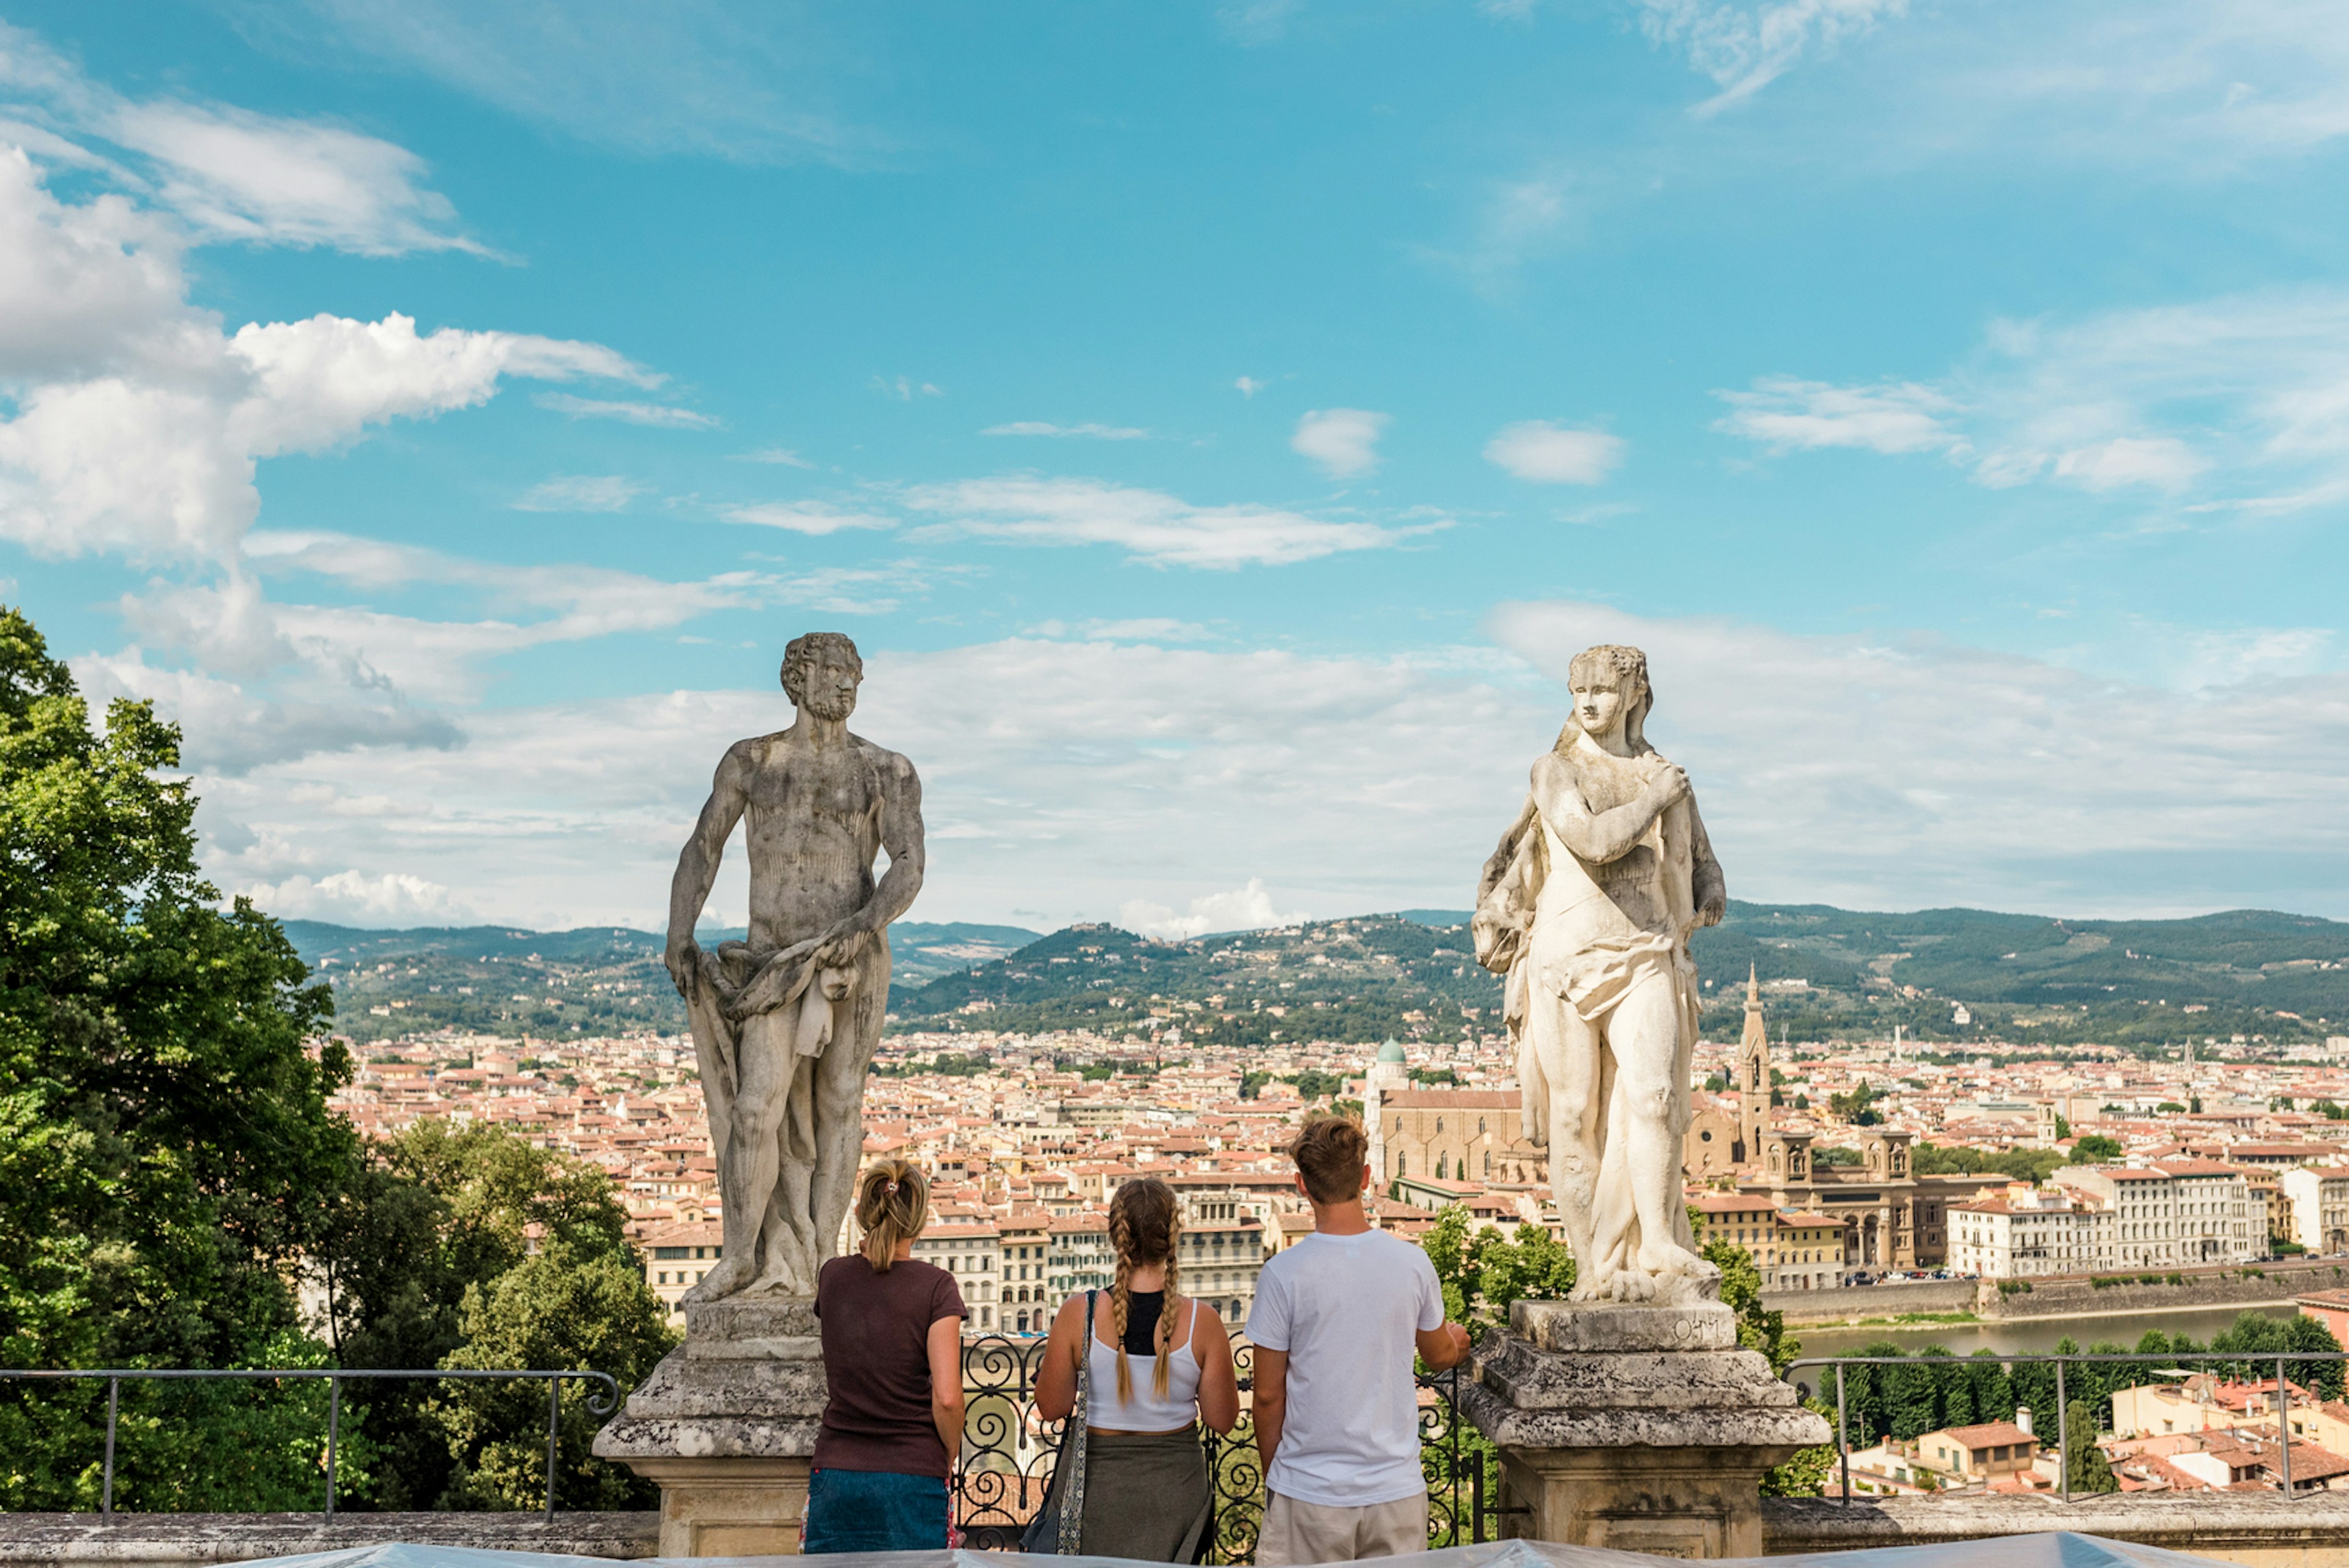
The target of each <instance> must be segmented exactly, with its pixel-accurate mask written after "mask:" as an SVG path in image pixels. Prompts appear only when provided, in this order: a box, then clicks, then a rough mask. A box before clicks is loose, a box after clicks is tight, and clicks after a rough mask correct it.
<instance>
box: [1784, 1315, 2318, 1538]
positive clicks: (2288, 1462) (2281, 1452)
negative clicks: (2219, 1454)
mask: <svg viewBox="0 0 2349 1568" xmlns="http://www.w3.org/2000/svg"><path fill="white" fill-rule="evenodd" d="M1977 1359H1979V1360H1981V1361H1985V1362H1992V1363H1995V1364H1996V1365H1998V1366H2000V1367H2008V1366H2016V1365H2037V1366H2044V1365H2046V1364H2048V1363H2050V1362H2052V1363H2054V1367H2055V1469H2056V1483H2057V1485H2058V1486H2059V1487H2060V1488H2061V1490H2062V1495H2063V1499H2064V1501H2065V1502H2069V1501H2072V1424H2071V1421H2070V1419H2069V1416H2070V1408H2069V1401H2068V1400H2067V1399H2066V1398H2065V1397H2064V1368H2065V1367H2069V1366H2073V1365H2075V1364H2077V1363H2081V1362H2116V1361H2159V1362H2164V1363H2170V1364H2175V1365H2179V1366H2183V1365H2184V1364H2186V1363H2189V1362H2202V1363H2216V1364H2218V1365H2220V1366H2224V1367H2243V1368H2245V1369H2247V1370H2248V1369H2249V1368H2250V1367H2251V1366H2252V1365H2254V1364H2258V1365H2260V1366H2265V1365H2266V1364H2267V1363H2268V1362H2270V1361H2273V1362H2274V1363H2275V1369H2276V1372H2275V1377H2276V1449H2277V1453H2278V1456H2279V1458H2280V1459H2281V1460H2282V1463H2281V1466H2280V1468H2279V1472H2278V1473H2279V1479H2280V1480H2282V1483H2283V1486H2282V1492H2283V1496H2284V1498H2285V1500H2286V1501H2290V1500H2291V1498H2292V1397H2291V1394H2290V1392H2289V1391H2288V1389H2287V1387H2286V1385H2285V1379H2284V1375H2283V1369H2284V1364H2285V1363H2286V1362H2294V1361H2338V1362H2349V1350H2275V1351H2269V1350H2256V1351H2245V1350H2232V1351H2229V1350H2196V1351H2188V1352H2185V1353H2182V1354H2181V1353H2179V1352H2177V1351H2168V1350H2164V1351H2143V1350H2139V1351H2117V1352H2116V1351H2102V1352H2097V1351H2085V1350H2084V1351H2080V1352H2077V1353H2076V1354H2071V1355H2057V1354H2055V1353H2054V1352H2052V1351H2051V1352H2049V1353H2047V1354H2045V1355H2031V1354H2024V1353H2021V1352H2018V1353H2016V1354H2014V1355H2011V1356H2009V1355H2000V1354H1998V1353H1997V1352H1995V1351H1993V1352H1992V1354H1990V1355H1988V1356H1982V1357H1972V1356H1954V1355H1952V1356H1921V1355H1911V1356H1806V1357H1802V1358H1801V1359H1799V1360H1795V1361H1790V1362H1788V1363H1787V1364H1786V1369H1785V1372H1784V1373H1782V1374H1781V1375H1780V1376H1782V1377H1784V1378H1785V1380H1786V1381H1788V1382H1790V1383H1791V1382H1793V1381H1794V1377H1795V1373H1796V1372H1797V1371H1799V1370H1801V1369H1802V1368H1803V1367H1834V1368H1835V1375H1836V1458H1837V1462H1838V1464H1839V1466H1840V1467H1841V1471H1842V1480H1843V1495H1842V1499H1841V1501H1842V1502H1843V1505H1844V1506H1845V1507H1847V1508H1848V1507H1850V1506H1851V1495H1852V1494H1851V1443H1850V1439H1849V1428H1848V1425H1847V1416H1846V1400H1845V1387H1844V1376H1843V1370H1844V1368H1845V1367H1916V1366H1919V1365H1920V1364H1922V1365H1926V1366H1932V1367H1942V1366H1957V1367H1963V1366H1965V1365H1967V1364H1968V1363H1969V1362H1972V1361H1975V1360H1977ZM1796 1387H1801V1386H1800V1385H1799V1384H1797V1385H1796ZM2036 1435H2037V1434H2035V1433H2034V1434H2033V1436H2034V1437H2035V1436H2036Z"/></svg>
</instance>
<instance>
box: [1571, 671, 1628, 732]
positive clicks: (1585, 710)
mask: <svg viewBox="0 0 2349 1568" xmlns="http://www.w3.org/2000/svg"><path fill="white" fill-rule="evenodd" d="M1568 689H1570V690H1571V691H1572V692H1573V693H1574V718H1575V722H1576V723H1578V724H1579V725H1581V726H1582V731H1583V733H1584V734H1586V735H1588V736H1590V737H1592V738H1594V739H1595V738H1599V737H1603V736H1609V735H1613V734H1615V733H1616V732H1617V731H1619V730H1620V729H1621V728H1622V727H1623V711H1624V709H1625V708H1626V707H1629V706H1630V701H1631V698H1632V696H1633V695H1634V693H1633V691H1632V690H1631V689H1630V683H1628V682H1627V681H1626V680H1625V679H1624V678H1623V677H1622V676H1619V675H1618V674H1616V673H1615V672H1614V671H1613V670H1611V669H1608V668H1605V667H1604V666H1602V665H1599V664H1597V663H1596V662H1595V661H1594V662H1593V663H1591V664H1588V665H1581V666H1579V667H1578V668H1577V669H1576V670H1575V671H1574V673H1573V678H1572V683H1571V685H1570V686H1569V688H1568Z"/></svg>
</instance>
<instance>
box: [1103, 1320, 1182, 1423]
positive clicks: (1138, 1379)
mask: <svg viewBox="0 0 2349 1568" xmlns="http://www.w3.org/2000/svg"><path fill="white" fill-rule="evenodd" d="M1190 1305H1191V1310H1190V1312H1189V1313H1188V1314H1187V1315H1185V1317H1184V1319H1183V1332H1182V1335H1181V1336H1180V1343H1178V1344H1177V1345H1176V1346H1174V1349H1173V1350H1172V1351H1170V1352H1169V1353H1168V1356H1167V1366H1166V1398H1164V1399H1161V1398H1157V1397H1156V1396H1155V1395H1154V1394H1153V1393H1152V1392H1151V1384H1152V1380H1153V1379H1154V1378H1155V1377H1157V1376H1158V1357H1155V1356H1136V1355H1134V1354H1133V1352H1131V1351H1128V1352H1127V1353H1126V1357H1125V1365H1126V1370H1127V1376H1129V1377H1132V1378H1133V1398H1131V1399H1121V1398H1118V1397H1117V1346H1114V1345H1104V1344H1103V1343H1102V1340H1101V1336H1100V1335H1099V1333H1098V1332H1097V1331H1096V1330H1095V1328H1094V1327H1093V1326H1092V1324H1091V1323H1088V1324H1087V1325H1086V1326H1085V1346H1086V1349H1087V1351H1088V1352H1089V1354H1090V1355H1091V1356H1092V1368H1091V1370H1092V1393H1091V1396H1090V1398H1091V1399H1092V1407H1091V1408H1089V1409H1087V1410H1086V1412H1085V1425H1086V1426H1088V1427H1100V1428H1102V1429H1105V1430H1108V1431H1112V1432H1171V1431H1173V1430H1174V1429H1176V1428H1177V1427H1187V1426H1189V1425H1190V1424H1191V1423H1192V1422H1194V1421H1195V1420H1197V1419H1198V1418H1199V1358H1198V1357H1195V1356H1194V1355H1192V1354H1191V1336H1192V1335H1193V1334H1194V1333H1195V1332H1196V1330H1197V1329H1198V1326H1199V1304H1198V1303H1197V1302H1196V1301H1194V1302H1192V1303H1191V1304H1190Z"/></svg>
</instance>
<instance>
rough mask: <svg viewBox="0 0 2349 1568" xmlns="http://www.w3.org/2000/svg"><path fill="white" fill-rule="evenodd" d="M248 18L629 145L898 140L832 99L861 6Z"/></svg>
mask: <svg viewBox="0 0 2349 1568" xmlns="http://www.w3.org/2000/svg"><path fill="white" fill-rule="evenodd" d="M234 15H235V16H236V20H237V23H238V26H239V27H240V28H241V30H243V32H244V33H245V35H246V36H248V37H249V38H252V39H253V40H254V41H255V42H257V43H260V44H263V45H264V46H275V47H278V48H281V49H284V50H285V52H287V53H290V54H292V55H294V56H295V57H298V58H302V59H304V60H305V62H306V61H307V60H309V59H312V58H315V57H316V56H317V55H318V54H320V53H321V52H329V53H332V52H340V53H343V54H345V55H346V56H350V55H357V56H361V57H372V58H374V59H376V60H381V61H385V62H388V63H390V64H392V65H394V66H396V67H401V68H404V69H409V70H415V71H419V72H421V73H423V74H424V75H426V76H428V77H432V78H433V79H434V80H436V81H440V82H442V83H445V84H446V85H448V86H450V87H451V88H456V89H457V90H458V91H460V92H463V93H468V94H471V96H473V97H475V98H480V99H481V100H482V101H484V102H486V103H490V104H493V105H495V106H496V107H498V108H501V109H503V110H505V111H506V112H508V113H510V114H512V115H514V116H516V117H518V118H520V119H525V120H528V121H530V122H532V123H533V124H537V125H542V126H551V127H553V128H554V129H558V130H561V131H563V132H564V134H566V135H569V136H573V137H576V138H578V139H581V140H583V141H586V142H588V143H591V144H593V145H595V146H599V147H609V148H617V149H620V150H624V151H627V152H630V153H636V154H647V155H660V154H667V153H678V152H683V153H689V154H695V155H698V156H706V157H714V158H720V159H725V160H731V161H736V162H744V163H778V162H794V161H801V160H820V161H824V162H831V163H839V164H846V165H852V166H853V165H855V164H859V163H864V162H868V161H870V160H873V159H874V158H875V157H878V156H880V155H882V154H884V153H885V152H886V151H887V150H888V147H889V142H888V140H887V139H886V138H885V137H884V136H882V135H881V134H879V133H877V132H875V131H874V130H871V129H865V128H864V127H861V126H859V125H857V124H855V123H854V119H853V118H852V117H849V116H847V115H845V114H843V112H842V111H841V110H840V109H839V108H838V106H837V104H836V102H835V101H834V100H835V99H836V98H837V96H838V93H839V91H840V87H841V82H842V79H843V78H842V75H841V73H839V72H836V71H833V70H831V69H829V68H828V66H829V62H830V59H831V53H830V51H829V50H828V49H827V48H826V47H825V46H826V44H827V43H831V44H834V45H837V44H840V43H843V42H844V41H845V40H846V38H847V37H848V36H851V35H853V34H854V33H856V32H858V31H860V30H861V29H860V28H859V26H858V22H859V18H858V17H857V16H855V15H837V16H833V17H831V18H828V19H827V20H826V21H825V22H824V23H823V26H821V27H820V28H816V29H811V28H810V26H808V22H807V17H806V16H805V15H804V14H803V13H802V12H800V11H798V10H796V9H793V8H791V7H779V8H767V7H751V8H748V9H745V8H743V7H740V6H733V5H723V4H720V3H719V0H668V3H667V4H664V5H660V6H659V7H657V9H647V8H646V7H645V6H643V5H637V4H633V3H632V0H566V3H565V4H564V5H559V6H543V5H476V4H470V3H468V0H402V4H399V5H381V4H378V3H376V0H250V3H249V4H244V5H239V6H238V7H237V9H236V12H235V13H234ZM848 47H849V49H850V50H851V52H852V53H853V52H854V51H855V50H856V49H857V48H858V47H859V46H856V45H854V44H849V45H848ZM851 74H852V75H853V73H851Z"/></svg>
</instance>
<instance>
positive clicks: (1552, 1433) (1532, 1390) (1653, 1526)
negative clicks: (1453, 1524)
mask: <svg viewBox="0 0 2349 1568" xmlns="http://www.w3.org/2000/svg"><path fill="white" fill-rule="evenodd" d="M1736 1344H1737V1336H1736V1319H1735V1316H1734V1315H1733V1314H1732V1313H1731V1312H1730V1310H1729V1308H1727V1307H1725V1306H1723V1305H1720V1304H1719V1303H1717V1302H1705V1303H1701V1304H1698V1305H1690V1306H1596V1305H1594V1306H1583V1305H1569V1304H1565V1303H1557V1302H1524V1301H1521V1302H1518V1303H1516V1305H1514V1306H1513V1307H1512V1309H1511V1311H1510V1314H1509V1328H1508V1331H1507V1332H1506V1333H1505V1334H1503V1335H1501V1336H1498V1338H1497V1340H1496V1341H1495V1342H1492V1343H1490V1344H1488V1345H1487V1346H1485V1348H1484V1349H1483V1350H1482V1351H1481V1352H1480V1353H1479V1354H1478V1357H1477V1359H1476V1365H1475V1376H1474V1377H1473V1378H1472V1379H1471V1381H1470V1382H1469V1383H1468V1385H1467V1386H1466V1387H1464V1388H1463V1389H1462V1390H1461V1394H1460V1413H1461V1414H1462V1415H1463V1416H1464V1417H1465V1418H1467V1419H1469V1420H1470V1421H1472V1422H1474V1423H1475V1426H1476V1428H1477V1429H1478V1430H1480V1431H1482V1432H1483V1433H1484V1434H1485V1436H1486V1437H1488V1438H1490V1439H1492V1440H1493V1441H1494V1443H1495V1445H1497V1446H1498V1447H1499V1449H1500V1450H1501V1505H1502V1507H1503V1509H1504V1510H1505V1512H1504V1513H1503V1514H1502V1532H1503V1533H1504V1534H1506V1535H1520V1536H1530V1537H1532V1538H1534V1539H1536V1540H1540V1541H1557V1542H1566V1543H1568V1544H1569V1545H1574V1546H1596V1547H1608V1548H1613V1549H1615V1550H1618V1551H1626V1552H1650V1553H1658V1554H1660V1555H1663V1556H1671V1557H1759V1556H1760V1555H1762V1550H1763V1547H1762V1497H1761V1482H1762V1472H1763V1471H1764V1470H1768V1469H1769V1468H1770V1467H1771V1466H1773V1465H1775V1464H1778V1463H1781V1462H1782V1461H1784V1460H1786V1459H1788V1458H1790V1457H1791V1456H1792V1455H1793V1454H1794V1453H1795V1451H1796V1450H1797V1449H1805V1448H1808V1447H1811V1446H1812V1445H1814V1444H1817V1443H1823V1442H1826V1440H1827V1437H1828V1433H1827V1425H1826V1421H1825V1420H1823V1419H1822V1418H1820V1417H1818V1416H1817V1415H1816V1414H1814V1413H1813V1412H1811V1411H1809V1410H1806V1409H1804V1408H1802V1406H1801V1405H1800V1403H1798V1402H1797V1399H1796V1397H1795V1390H1794V1389H1793V1388H1792V1387H1789V1386H1787V1385H1786V1384H1785V1383H1783V1382H1780V1381H1779V1380H1778V1379H1777V1378H1776V1377H1773V1376H1772V1375H1771V1372H1770V1366H1769V1363H1768V1362H1767V1361H1765V1360H1764V1359H1763V1358H1762V1357H1761V1356H1760V1355H1759V1354H1757V1353H1756V1352H1754V1351H1751V1350H1740V1349H1738V1348H1736Z"/></svg>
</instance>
